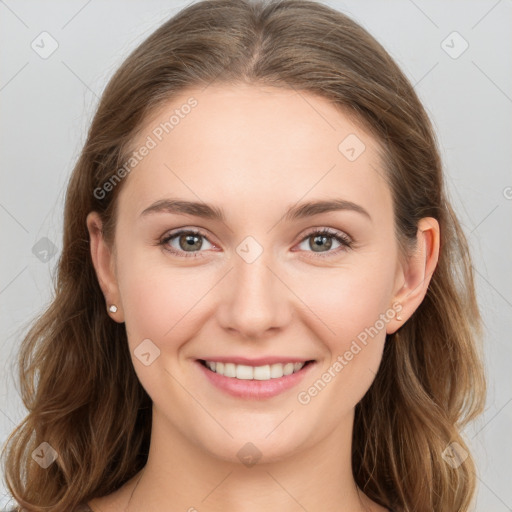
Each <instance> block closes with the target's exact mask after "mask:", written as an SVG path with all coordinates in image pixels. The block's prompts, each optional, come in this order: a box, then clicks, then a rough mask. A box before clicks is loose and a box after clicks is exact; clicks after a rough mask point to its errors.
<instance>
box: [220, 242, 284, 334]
mask: <svg viewBox="0 0 512 512" xmlns="http://www.w3.org/2000/svg"><path fill="white" fill-rule="evenodd" d="M270 253H271V251H263V252H262V254H261V255H260V256H259V257H258V258H257V259H256V260H254V261H250V260H246V259H244V257H242V256H240V255H239V254H234V255H233V258H232V260H233V264H232V270H231V271H230V272H229V274H228V275H227V276H226V278H225V279H223V284H222V286H223V288H222V303H221V305H220V307H219V308H218V310H217V316H218V321H219V323H220V324H221V327H222V328H223V329H225V330H228V331H231V332H232V333H236V334H237V335H238V336H239V337H240V338H244V339H257V338H263V337H265V335H266V334H268V333H269V332H271V333H272V335H275V331H276V330H279V329H282V328H283V327H284V326H285V325H286V324H287V323H288V322H289V321H290V318H291V316H292V314H291V308H292V305H291V302H290V294H291V291H290V290H289V289H288V288H287V286H286V284H285V279H283V277H284V276H280V275H279V274H280V272H279V270H278V269H277V268H276V265H275V264H274V263H273V262H272V261H271V257H270V256H271V254H270Z"/></svg>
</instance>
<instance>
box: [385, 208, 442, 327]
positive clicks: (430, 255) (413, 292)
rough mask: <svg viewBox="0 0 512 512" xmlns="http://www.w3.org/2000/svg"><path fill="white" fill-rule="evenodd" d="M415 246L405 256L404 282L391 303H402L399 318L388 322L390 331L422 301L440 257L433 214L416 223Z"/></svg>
mask: <svg viewBox="0 0 512 512" xmlns="http://www.w3.org/2000/svg"><path fill="white" fill-rule="evenodd" d="M416 240H417V243H416V249H415V251H414V253H413V254H412V255H411V256H410V257H409V258H408V260H407V264H406V268H404V269H403V278H404V280H405V282H403V284H402V286H401V288H399V289H398V290H397V293H396V296H395V298H394V302H399V303H400V304H401V306H402V309H401V311H400V315H399V316H400V319H398V316H397V317H395V320H394V321H393V322H390V323H389V324H388V329H387V333H388V334H392V333H393V332H395V331H396V330H397V329H399V328H400V327H401V326H402V325H403V324H404V323H405V322H406V321H407V319H408V318H410V317H411V315H412V314H413V313H414V311H416V309H417V308H418V306H419V305H420V304H421V302H422V301H423V299H424V298H425V295H426V293H427V290H428V286H429V284H430V280H431V278H432V275H433V273H434V271H435V269H436V266H437V262H438V259H439V247H440V229H439V223H438V221H437V220H436V219H434V218H433V217H424V218H423V219H421V220H420V221H419V222H418V231H417V234H416Z"/></svg>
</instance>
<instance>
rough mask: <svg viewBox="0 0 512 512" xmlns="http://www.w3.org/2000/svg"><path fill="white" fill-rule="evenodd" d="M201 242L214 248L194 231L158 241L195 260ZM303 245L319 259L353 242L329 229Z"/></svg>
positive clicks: (314, 234) (313, 233)
mask: <svg viewBox="0 0 512 512" xmlns="http://www.w3.org/2000/svg"><path fill="white" fill-rule="evenodd" d="M203 240H206V242H207V243H208V244H210V246H211V247H206V249H210V248H212V247H215V246H214V245H213V244H212V243H211V242H209V241H208V238H207V237H206V235H205V234H204V233H203V232H201V231H199V230H196V229H181V230H179V231H175V232H173V233H169V234H168V235H166V236H164V237H163V238H162V239H161V240H160V242H159V245H161V246H163V247H164V249H165V250H166V251H169V252H170V253H172V254H175V255H177V256H182V257H185V258H190V257H192V258H196V257H203V255H202V254H201V253H202V252H204V251H201V250H200V249H204V247H203V245H204V242H203ZM333 240H334V243H335V244H336V243H337V244H339V245H338V247H335V248H334V250H330V249H332V247H333ZM304 243H309V244H308V245H309V247H310V248H313V251H309V252H312V253H314V256H315V257H321V258H324V257H329V256H333V255H336V254H338V253H339V252H341V251H346V250H347V249H351V248H352V246H353V241H352V240H351V238H350V237H348V236H347V235H345V234H344V233H342V232H340V231H335V230H330V229H329V228H323V229H320V230H318V229H317V230H316V231H311V232H310V233H308V234H307V235H306V236H305V237H304V238H303V239H302V241H301V242H300V244H304ZM172 244H174V245H172ZM176 245H177V246H176ZM317 249H318V250H317ZM302 250H306V252H308V251H307V249H304V248H303V247H302Z"/></svg>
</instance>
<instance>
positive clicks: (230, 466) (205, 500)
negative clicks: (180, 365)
mask: <svg viewBox="0 0 512 512" xmlns="http://www.w3.org/2000/svg"><path fill="white" fill-rule="evenodd" d="M352 426H353V413H352V414H351V415H350V416H349V417H346V418H341V420H340V423H339V426H338V427H337V428H336V430H334V431H333V432H332V433H331V435H329V436H328V437H327V438H323V439H321V440H320V441H319V442H318V443H316V444H314V445H312V446H309V447H308V448H305V449H303V450H296V451H295V452H294V453H293V454H291V455H286V456H284V457H281V458H280V460H268V461H267V462H258V463H256V464H254V465H249V464H247V465H245V464H243V463H241V461H240V460H238V458H237V457H236V455H235V456H234V457H226V460H219V458H218V457H215V456H213V455H210V454H208V453H205V451H204V450H202V449H201V448H200V447H198V446H197V445H195V444H193V443H191V442H190V441H189V439H188V438H187V437H186V436H185V435H183V434H182V433H181V432H179V431H177V430H176V429H175V428H174V427H173V426H172V425H171V424H170V423H169V422H168V421H166V419H165V418H164V417H163V415H160V414H159V413H158V411H157V410H156V409H155V406H153V428H152V434H151V445H150V453H149V456H148V461H147V464H146V466H145V467H144V469H143V470H142V471H141V472H140V473H139V474H138V475H136V478H134V479H132V480H131V481H130V482H132V485H131V492H130V493H128V496H127V499H126V501H124V503H125V504H126V505H125V507H124V508H123V510H124V511H125V512H139V511H142V510H162V511H166V510H187V511H190V512H195V511H201V512H234V511H238V510H240V507H241V506H242V505H243V509H244V512H256V511H258V512H259V511H260V510H262V509H265V510H279V511H280V512H296V511H297V510H298V509H299V508H302V509H305V510H317V509H318V504H319V503H321V504H322V511H324V512H356V511H357V512H373V511H377V510H384V509H382V508H380V507H379V508H372V502H371V501H370V500H369V499H368V498H367V497H366V496H364V495H363V494H362V493H361V492H360V491H359V490H358V488H357V485H356V483H355V481H354V478H353V475H352V467H351V439H352ZM276 441H277V442H279V441H278V439H277V437H276ZM235 444H236V446H238V445H240V446H243V445H244V443H240V442H239V443H235ZM247 449H248V450H249V451H250V449H249V448H247ZM236 452H237V450H236V449H235V450H234V453H235V454H236ZM263 455H264V454H263ZM232 459H235V460H232ZM275 459H277V457H276V458H275ZM263 460H264V458H262V461H263ZM373 505H375V504H373Z"/></svg>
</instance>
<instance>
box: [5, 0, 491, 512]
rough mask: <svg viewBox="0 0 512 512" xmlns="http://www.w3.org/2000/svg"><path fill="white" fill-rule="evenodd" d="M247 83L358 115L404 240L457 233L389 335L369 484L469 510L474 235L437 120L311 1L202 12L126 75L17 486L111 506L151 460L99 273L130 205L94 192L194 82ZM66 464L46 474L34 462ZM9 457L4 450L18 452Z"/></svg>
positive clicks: (390, 497) (362, 435)
mask: <svg viewBox="0 0 512 512" xmlns="http://www.w3.org/2000/svg"><path fill="white" fill-rule="evenodd" d="M214 82H216V83H225V84H230V85H233V86H236V85H237V84H240V83H250V84H255V85H258V84H264V85H270V86H275V87H282V88H293V89H296V90H301V91H308V92H311V93H314V94H318V95H321V96H322V97H324V98H326V99H328V100H329V101H330V102H331V103H332V104H333V105H336V106H339V107H340V108H342V109H344V111H346V112H350V113H351V115H353V116H354V118H355V119H357V120H358V122H359V123H361V125H364V126H365V127H366V128H368V129H369V130H370V131H371V133H372V134H373V135H375V137H376V138H377V140H378V141H379V142H380V143H381V145H382V146H383V148H384V159H383V161H384V162H385V173H386V177H387V179H388V182H389V185H390V188H391V190H392V194H393V199H394V212H395V222H396V232H397V237H398V240H399V241H400V243H401V247H402V248H403V250H404V251H406V250H407V247H409V245H410V244H408V243H407V242H408V241H409V242H414V239H415V236H416V229H417V223H418V221H419V219H421V218H422V217H434V218H436V219H437V220H438V222H439V224H440V231H441V247H440V256H439V261H438V265H437V267H436V270H435V272H434V274H433V275H432V280H431V282H430V285H429V288H428V291H427V294H426V296H425V298H424V300H423V302H422V303H421V305H420V306H419V307H418V309H417V310H416V311H415V312H414V314H413V315H412V317H411V318H410V320H409V321H408V322H407V323H405V325H403V326H402V327H401V328H400V329H399V330H398V331H397V332H396V333H395V334H392V335H389V336H388V339H387V343H386V344H385V349H384V353H383V359H382V363H381V367H380V369H379V372H378V374H377V376H376V378H375V380H374V382H373V384H372V386H371V387H370V389H369V391H368V392H367V394H366V395H365V396H364V398H363V399H362V400H361V402H360V403H359V404H358V405H357V406H356V411H355V425H354V436H353V457H352V463H353V471H354V477H355V480H356V483H357V484H358V486H359V487H360V488H361V489H362V490H363V491H364V492H365V493H366V494H367V495H368V496H369V497H370V498H371V499H373V500H374V501H376V502H378V503H380V504H382V505H383V506H387V507H391V508H393V509H394V510H395V511H397V512H398V511H404V512H412V511H415V512H427V511H428V512H432V510H435V511H436V512H454V511H466V510H468V507H469V504H470V502H471V499H472V496H473V495H474V490H475V482H476V476H475V467H474V462H473V460H472V458H471V456H468V458H467V459H466V460H465V461H464V462H463V463H462V464H461V465H460V466H459V467H458V468H453V467H451V465H449V464H447V462H446V461H445V460H444V458H443V452H444V451H445V449H446V448H447V446H448V445H449V444H450V443H452V442H457V443H458V444H459V445H460V446H461V447H462V448H463V449H465V450H466V451H468V452H469V449H468V447H467V446H466V444H465V443H464V440H463V439H462V437H461V435H460V433H459V431H460V429H461V428H462V427H463V426H464V425H465V424H467V423H468V422H469V421H470V420H472V419H474V418H475V417H476V416H477V415H478V414H479V413H480V412H481V411H482V410H483V405H484V396H485V380H484V374H483V368H482V362H481V354H480V347H479V340H480V338H481V320H480V316H479V310H478V305H477V302H476V298H475V290H474V283H473V274H472V267H471V260H470V255H469V251H468V246H467V243H466V239H465V236H464V234H463V232H462V230H461V227H460V224H459V222H458V221H457V218H456V216H455V214H454V212H453V210H452V208H451V206H450V204H449V201H448V199H447V195H446V191H445V185H444V182H443V175H442V165H441V162H440V157H439V153H438V149H437V143H436V140H435V135H434V133H433V129H432V126H431V123H430V121H429V118H428V116H427V114H426V112H425V110H424V108H423V107H422V105H421V103H420V101H419V99H418V97H417V95H416V93H415V91H414V89H413V87H412V86H411V84H410V83H409V81H408V80H407V79H406V77H405V76H404V74H403V73H402V72H401V71H400V69H399V68H398V67H397V65H396V64H395V62H394V61H393V60H392V59H391V57H390V56H389V55H388V53H387V52H386V51H385V50H384V49H383V47H382V46H381V45H380V44H379V43H378V42H377V41H376V40H375V39H374V38H373V37H372V36H370V35H369V34H368V33H367V32H366V31H365V30H364V29H363V28H362V27H361V26H359V25H358V24H357V23H355V22H354V21H352V20H351V19H350V18H348V17H346V16H345V15H343V14H342V13H340V12H338V11H336V10H334V9H332V8H330V7H328V6H326V5H323V4H320V3H317V2H314V1H309V0H285V1H270V2H258V1H250V0H211V1H201V2H197V3H195V4H192V5H190V6H188V7H187V8H185V9H184V10H182V11H180V12H179V13H178V14H177V15H176V16H174V17H172V18H171V19H169V20H168V21H167V22H165V23H164V24H163V25H162V26H161V27H160V28H158V30H156V31H155V32H154V33H153V34H151V35H150V36H149V37H148V38H147V39H146V40H145V41H144V42H143V43H142V44H141V45H140V46H139V47H138V48H136V49H135V50H134V51H133V52H132V53H131V55H130V56H129V57H128V58H127V59H126V60H125V62H124V63H123V64H122V66H121V67H120V68H119V70H118V71H117V72H116V73H115V75H114V76H113V78H112V79H111V80H110V82H109V84H108V86H107V88H106V89H105V92H104V93H103V96H102V98H101V101H100V104H99V106H98V109H97V112H96V114H95V117H94V119H93V122H92V125H91V127H90V130H89V132H88V137H87V140H86V142H85V146H84V148H83V150H82V153H81V155H80V158H79V160H78V162H77V164H76V166H75V168H74V171H73V173H72V176H71V179H70V182H69V186H68V189H67V195H66V204H65V213H64V240H63V248H62V254H61V256H60V261H59V265H58V274H57V279H56V285H55V298H54V300H53V302H52V303H51V304H50V306H49V307H48V308H47V310H46V311H45V312H44V314H43V315H42V316H41V317H40V318H39V319H38V320H37V322H36V323H35V324H34V325H33V327H32V328H31V330H30V331H29V332H28V334H27V336H26V337H25V339H24V340H23V343H22V345H21V348H20V355H19V380H20V383H21V392H22V399H23V402H24V404H25V406H26V407H27V409H28V415H27V416H26V418H25V419H24V420H23V422H22V423H21V424H20V425H19V426H18V427H17V428H16V429H15V430H14V432H13V433H12V434H11V436H10V437H9V439H8V441H7V443H6V446H5V447H4V452H5V453H6V459H5V481H6V483H7V486H8V488H9V489H10V491H11V493H12V495H13V497H14V498H15V499H16V500H17V501H18V502H19V503H20V504H21V505H22V506H23V507H26V508H28V509H29V510H34V511H42V510H45V509H46V508H48V507H52V510H55V511H57V512H60V511H69V510H71V509H73V507H75V506H76V505H77V504H78V503H79V502H82V501H85V500H89V499H92V498H94V497H99V496H104V495H107V494H110V493H111V492H113V491H114V490H116V489H118V488H119V487H121V486H122V485H123V484H124V483H125V482H126V481H127V480H128V479H130V478H131V477H133V476H134V475H135V474H136V473H137V472H139V471H140V470H141V469H142V467H143V466H144V464H145V462H146V460H147V455H148V447H149V440H150V432H151V400H150V398H149V396H148V395H147V393H146V392H145V390H144V389H143V387H142V386H141V384H140V382H139V380H138V378H137V376H136V374H135V371H134V368H133V365H132V361H131V358H130V354H129V350H128V343H127V337H126V331H125V327H124V325H122V324H118V323H116V322H114V321H112V320H111V319H110V317H109V316H108V314H107V313H106V307H105V299H104V296H103V294H102V291H101V289H100V287H99V284H98V281H97V277H96V274H95V271H94V268H93V265H92V261H91V256H90V248H89V237H88V231H87V227H86V222H85V219H86V216H87V214H88V213H89V212H91V211H93V210H95V211H98V212H99V213H100V215H101V217H102V219H103V223H104V229H105V236H106V237H107V239H108V240H112V236H113V227H114V225H115V206H116V197H117V195H118V193H119V190H120V188H121V187H122V185H123V183H122V182H121V183H119V184H118V185H117V186H116V187H115V188H114V189H113V190H112V192H110V193H108V194H106V195H105V197H102V198H101V199H100V198H98V197H96V196H97V194H94V191H95V190H97V189H98V188H101V187H102V186H103V185H104V184H105V183H106V182H107V181H108V180H109V179H112V177H113V175H114V174H115V172H116V170H117V169H119V167H120V166H121V165H122V164H123V162H125V161H126V159H127V157H128V156H129V153H130V151H129V150H130V145H131V143H132V142H133V140H134V137H135V135H136V134H137V130H139V129H140V127H141V126H142V124H143V122H144V120H145V119H147V118H148V116H149V115H150V114H151V113H152V112H154V111H155V109H156V108H157V107H159V106H161V105H162V104H163V103H164V102H168V101H169V100H171V99H172V98H173V96H175V95H176V94H178V93H180V92H182V91H183V90H184V89H185V88H187V87H189V86H195V85H199V86H206V85H208V84H210V83H214ZM42 442H48V443H49V444H50V445H51V447H53V448H54V449H55V450H56V451H57V453H58V458H57V459H56V461H55V462H54V463H53V464H51V465H50V466H49V467H48V468H47V469H42V468H41V467H40V466H39V465H38V464H36V463H35V462H34V461H33V460H32V458H31V456H30V455H31V453H32V451H33V450H34V449H35V448H36V447H37V446H38V445H39V444H40V443H42ZM2 455H4V453H3V454H2Z"/></svg>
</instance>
